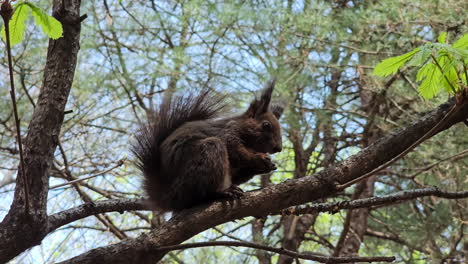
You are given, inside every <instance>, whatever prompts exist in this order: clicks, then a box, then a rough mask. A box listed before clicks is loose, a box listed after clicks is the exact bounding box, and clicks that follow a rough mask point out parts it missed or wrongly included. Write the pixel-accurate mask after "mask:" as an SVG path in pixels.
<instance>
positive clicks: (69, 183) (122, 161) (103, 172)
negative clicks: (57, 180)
mask: <svg viewBox="0 0 468 264" xmlns="http://www.w3.org/2000/svg"><path fill="white" fill-rule="evenodd" d="M123 164H124V160H119V161H118V162H117V165H115V166H114V167H112V168H110V169H107V170H105V171H101V172H99V173H97V174H94V175H91V176H88V177H84V178H81V179H76V180H73V181H69V182H65V183H61V184H57V185H54V186H51V187H49V190H52V189H56V188H59V187H62V186H67V185H71V184H73V183H77V182H80V181H85V180H89V179H92V178H94V177H97V176H99V175H102V174H105V173H108V172H109V171H111V170H113V169H115V168H117V167H120V166H122V165H123Z"/></svg>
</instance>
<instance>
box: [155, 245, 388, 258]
mask: <svg viewBox="0 0 468 264" xmlns="http://www.w3.org/2000/svg"><path fill="white" fill-rule="evenodd" d="M213 246H228V247H248V248H255V249H260V250H265V251H270V252H274V253H278V254H282V255H287V256H290V257H293V258H300V259H309V260H314V261H317V262H320V263H349V262H378V261H380V262H392V261H394V260H395V257H355V256H350V257H329V256H322V255H315V254H308V253H299V252H295V251H291V250H288V249H284V248H275V247H270V246H265V245H260V244H255V243H251V242H239V241H213V242H200V243H186V244H181V245H173V246H164V247H158V248H156V250H158V251H162V252H166V251H172V250H180V249H188V248H198V247H213Z"/></svg>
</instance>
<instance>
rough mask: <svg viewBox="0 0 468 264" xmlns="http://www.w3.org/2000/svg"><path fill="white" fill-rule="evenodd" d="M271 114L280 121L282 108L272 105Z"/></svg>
mask: <svg viewBox="0 0 468 264" xmlns="http://www.w3.org/2000/svg"><path fill="white" fill-rule="evenodd" d="M270 108H271V112H272V113H273V114H274V115H275V117H276V119H280V118H281V115H282V114H283V111H284V106H282V105H279V104H274V105H272V106H271V107H270Z"/></svg>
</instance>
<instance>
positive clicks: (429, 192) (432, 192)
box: [281, 187, 468, 215]
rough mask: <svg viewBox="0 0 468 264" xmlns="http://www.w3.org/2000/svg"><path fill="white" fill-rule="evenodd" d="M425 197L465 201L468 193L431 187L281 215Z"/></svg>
mask: <svg viewBox="0 0 468 264" xmlns="http://www.w3.org/2000/svg"><path fill="white" fill-rule="evenodd" d="M424 196H435V197H440V198H446V199H463V198H468V191H462V192H445V191H441V190H439V188H437V187H429V188H424V189H416V190H409V191H402V192H397V193H394V194H390V195H386V196H382V197H371V198H365V199H357V200H353V201H341V202H335V203H319V204H314V205H310V206H306V207H303V208H299V209H298V208H289V209H286V210H283V211H282V212H281V213H282V214H286V215H290V214H294V215H302V214H315V213H318V212H331V213H336V212H337V211H339V210H343V209H357V208H368V207H371V206H382V205H383V206H388V205H392V204H395V203H401V202H404V201H408V200H412V199H415V198H418V197H424Z"/></svg>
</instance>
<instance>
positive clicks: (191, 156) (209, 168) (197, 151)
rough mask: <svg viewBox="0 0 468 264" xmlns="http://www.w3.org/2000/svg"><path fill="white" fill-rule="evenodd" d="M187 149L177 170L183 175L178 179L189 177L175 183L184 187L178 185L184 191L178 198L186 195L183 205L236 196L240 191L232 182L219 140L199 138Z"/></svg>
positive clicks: (222, 143) (225, 150)
mask: <svg viewBox="0 0 468 264" xmlns="http://www.w3.org/2000/svg"><path fill="white" fill-rule="evenodd" d="M190 152H191V153H186V155H187V158H186V162H184V165H185V166H184V168H183V169H182V170H180V171H181V172H183V174H185V175H183V177H181V178H182V179H190V180H184V181H183V182H179V183H180V184H181V185H185V186H184V187H183V188H178V189H179V190H185V191H186V192H187V193H181V194H180V196H179V197H180V198H182V197H190V200H188V201H186V204H185V205H184V207H185V208H188V207H192V206H196V205H199V204H202V203H206V202H211V201H213V200H216V199H221V198H225V199H236V198H240V196H242V190H241V189H240V188H239V187H237V186H236V185H233V184H232V181H231V173H230V165H229V159H228V152H227V149H226V145H225V144H224V142H223V141H222V140H221V139H219V138H216V137H208V138H205V139H202V140H199V141H198V142H197V143H196V144H194V145H193V146H192V147H191V151H190ZM175 198H176V199H177V198H178V197H175ZM182 199H183V198H182ZM184 200H185V199H184Z"/></svg>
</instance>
